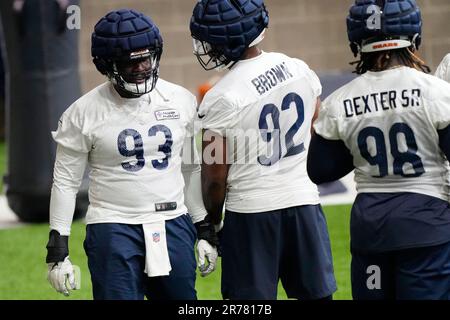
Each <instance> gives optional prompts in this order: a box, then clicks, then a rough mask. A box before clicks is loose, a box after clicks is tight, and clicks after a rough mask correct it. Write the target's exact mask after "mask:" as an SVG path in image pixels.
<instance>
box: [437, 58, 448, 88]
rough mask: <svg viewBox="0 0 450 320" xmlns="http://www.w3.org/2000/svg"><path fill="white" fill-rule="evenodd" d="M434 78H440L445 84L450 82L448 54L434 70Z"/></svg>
mask: <svg viewBox="0 0 450 320" xmlns="http://www.w3.org/2000/svg"><path fill="white" fill-rule="evenodd" d="M435 76H436V77H438V78H441V79H442V80H445V81H447V82H450V53H449V54H448V55H446V56H445V58H444V60H442V62H441V64H440V65H439V67H438V68H437V70H436V74H435Z"/></svg>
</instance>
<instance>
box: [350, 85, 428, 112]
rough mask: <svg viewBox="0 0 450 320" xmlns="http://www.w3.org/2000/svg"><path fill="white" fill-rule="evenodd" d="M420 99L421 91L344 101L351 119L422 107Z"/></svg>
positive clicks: (380, 94)
mask: <svg viewBox="0 0 450 320" xmlns="http://www.w3.org/2000/svg"><path fill="white" fill-rule="evenodd" d="M420 97H421V92H420V89H405V90H402V91H397V90H391V91H384V92H376V93H372V94H368V95H364V96H360V97H355V98H353V99H347V100H344V109H345V115H346V117H347V118H351V117H355V116H360V115H363V114H366V113H375V112H379V111H388V110H391V109H397V108H409V107H420Z"/></svg>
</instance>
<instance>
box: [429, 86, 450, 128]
mask: <svg viewBox="0 0 450 320" xmlns="http://www.w3.org/2000/svg"><path fill="white" fill-rule="evenodd" d="M427 102H428V105H427V110H428V114H429V116H430V119H431V122H432V123H433V125H434V127H435V128H436V130H443V129H445V128H447V127H448V126H450V84H448V83H446V82H443V81H439V84H438V83H436V85H435V86H434V87H433V90H432V92H430V95H429V99H428V101H427Z"/></svg>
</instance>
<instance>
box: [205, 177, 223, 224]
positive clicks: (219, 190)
mask: <svg viewBox="0 0 450 320" xmlns="http://www.w3.org/2000/svg"><path fill="white" fill-rule="evenodd" d="M202 193H203V202H204V204H205V208H206V211H207V212H208V215H209V217H210V220H211V222H212V223H213V224H219V223H220V221H221V220H222V210H223V204H224V202H225V195H226V176H225V179H211V177H209V176H208V174H204V172H202Z"/></svg>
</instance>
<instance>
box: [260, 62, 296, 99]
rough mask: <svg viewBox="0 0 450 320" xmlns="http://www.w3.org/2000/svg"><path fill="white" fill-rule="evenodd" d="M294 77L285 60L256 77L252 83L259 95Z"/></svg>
mask: <svg viewBox="0 0 450 320" xmlns="http://www.w3.org/2000/svg"><path fill="white" fill-rule="evenodd" d="M293 77H294V76H293V75H292V73H291V72H290V71H289V68H288V67H287V65H286V62H283V63H282V64H279V65H276V66H274V67H272V68H270V69H269V70H267V71H266V72H264V73H263V74H260V75H259V76H258V77H256V78H254V79H253V80H252V84H253V86H254V87H255V89H256V91H258V93H259V95H263V94H265V93H266V92H269V91H271V90H272V89H273V88H275V87H277V86H278V85H279V84H280V83H283V82H285V81H286V80H288V79H290V78H293Z"/></svg>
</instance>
